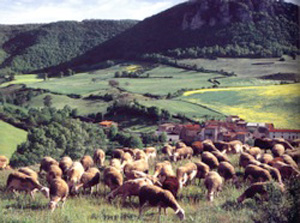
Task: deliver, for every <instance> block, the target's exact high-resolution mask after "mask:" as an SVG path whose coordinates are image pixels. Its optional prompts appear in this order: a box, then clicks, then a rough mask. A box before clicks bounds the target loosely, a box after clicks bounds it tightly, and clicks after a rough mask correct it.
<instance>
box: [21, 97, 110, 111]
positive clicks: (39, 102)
mask: <svg viewBox="0 0 300 223" xmlns="http://www.w3.org/2000/svg"><path fill="white" fill-rule="evenodd" d="M47 95H50V96H51V97H52V100H51V101H52V106H53V107H55V108H57V109H63V108H64V107H65V106H66V105H68V106H70V107H71V108H72V109H77V110H78V114H79V115H88V114H91V113H98V112H106V108H107V107H108V106H109V104H108V103H106V102H103V101H101V100H84V99H75V98H70V97H68V96H65V95H54V94H48V93H47V94H42V95H39V96H37V97H34V98H32V99H31V101H29V102H28V103H27V104H26V106H29V107H35V108H42V107H44V100H43V98H44V97H46V96H47Z"/></svg>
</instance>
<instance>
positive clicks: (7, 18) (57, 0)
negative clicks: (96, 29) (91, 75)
mask: <svg viewBox="0 0 300 223" xmlns="http://www.w3.org/2000/svg"><path fill="white" fill-rule="evenodd" d="M185 1H186V0H0V24H25V23H49V22H55V21H65V20H76V21H81V20H84V19H136V20H143V19H144V18H146V17H149V16H151V15H154V14H157V13H159V12H161V11H163V10H165V9H168V8H170V7H172V6H174V5H177V4H179V3H182V2H185ZM287 1H292V2H294V3H297V4H300V0H287Z"/></svg>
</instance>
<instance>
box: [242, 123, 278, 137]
mask: <svg viewBox="0 0 300 223" xmlns="http://www.w3.org/2000/svg"><path fill="white" fill-rule="evenodd" d="M270 126H273V124H267V123H261V122H248V123H247V125H246V129H247V131H248V132H250V133H252V134H253V137H254V138H264V137H269V129H270Z"/></svg>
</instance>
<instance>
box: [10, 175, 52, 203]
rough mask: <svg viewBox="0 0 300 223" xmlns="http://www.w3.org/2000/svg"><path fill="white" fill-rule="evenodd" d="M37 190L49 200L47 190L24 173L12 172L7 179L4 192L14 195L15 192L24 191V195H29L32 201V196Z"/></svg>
mask: <svg viewBox="0 0 300 223" xmlns="http://www.w3.org/2000/svg"><path fill="white" fill-rule="evenodd" d="M37 190H38V191H41V192H42V194H43V195H44V196H45V197H46V198H49V188H47V187H43V186H42V185H41V184H40V183H39V182H38V181H37V180H35V179H34V178H32V177H30V176H28V175H26V174H24V173H21V172H13V173H11V174H9V176H8V178H7V182H6V191H12V192H14V193H15V192H16V191H25V192H26V194H30V196H31V198H32V199H34V194H35V192H36V191H37Z"/></svg>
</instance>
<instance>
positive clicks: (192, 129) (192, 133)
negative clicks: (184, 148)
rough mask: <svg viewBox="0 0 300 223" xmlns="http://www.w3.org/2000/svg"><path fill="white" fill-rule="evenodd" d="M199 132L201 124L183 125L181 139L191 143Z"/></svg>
mask: <svg viewBox="0 0 300 223" xmlns="http://www.w3.org/2000/svg"><path fill="white" fill-rule="evenodd" d="M199 132H201V126H200V125H195V124H188V125H183V128H182V130H181V132H180V136H179V138H180V140H182V141H183V142H185V143H187V144H190V143H192V142H193V141H195V139H196V138H197V136H198V134H199Z"/></svg>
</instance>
